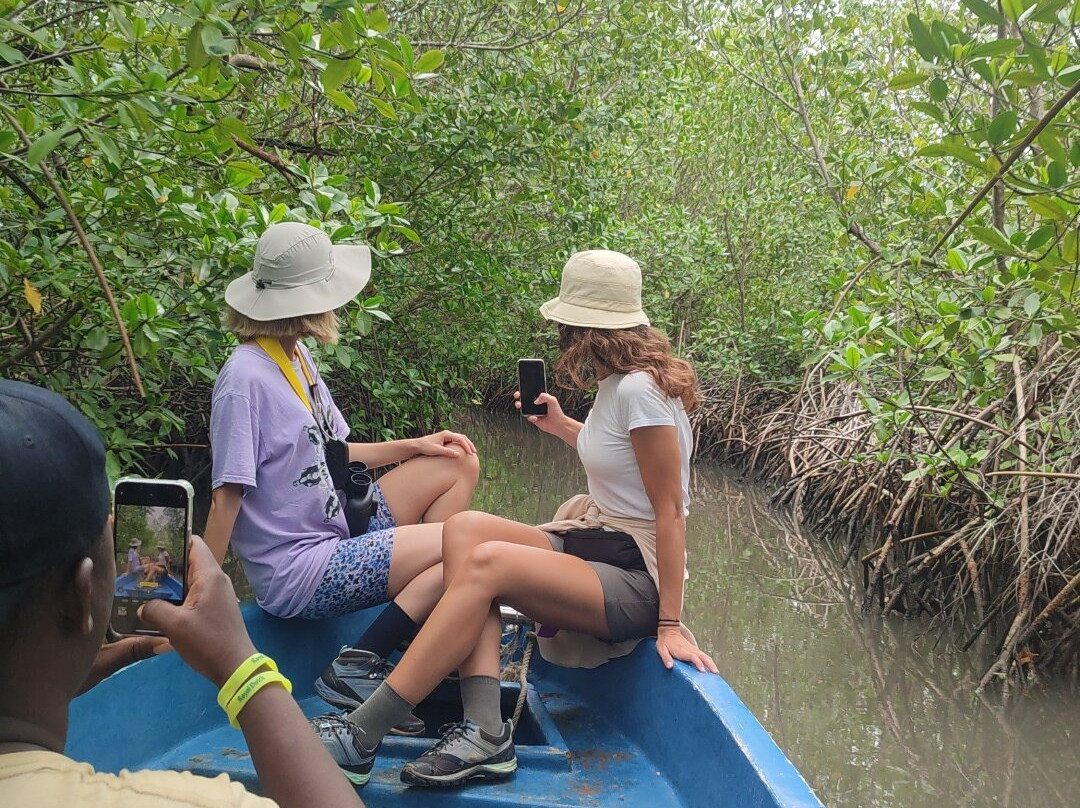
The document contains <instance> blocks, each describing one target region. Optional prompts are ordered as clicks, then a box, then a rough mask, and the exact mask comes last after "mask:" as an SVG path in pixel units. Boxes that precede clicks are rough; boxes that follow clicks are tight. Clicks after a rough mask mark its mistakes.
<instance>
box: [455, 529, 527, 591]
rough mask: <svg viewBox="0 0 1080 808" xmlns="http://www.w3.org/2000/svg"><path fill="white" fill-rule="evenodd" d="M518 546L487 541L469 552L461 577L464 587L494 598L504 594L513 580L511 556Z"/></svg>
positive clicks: (503, 542)
mask: <svg viewBox="0 0 1080 808" xmlns="http://www.w3.org/2000/svg"><path fill="white" fill-rule="evenodd" d="M515 547H516V545H514V544H512V543H510V542H505V541H485V542H482V543H481V544H477V545H476V546H475V547H473V548H472V549H471V550H470V551H469V555H468V557H467V558H466V560H465V565H464V568H463V569H462V571H461V573H459V576H460V577H461V578H462V579H464V580H463V581H462V583H463V585H465V586H470V587H476V588H478V589H480V590H482V591H486V592H488V593H489V594H490V595H491V596H492V597H494V596H496V595H499V594H502V589H503V588H504V585H505V584H506V582H507V581H508V580H509V579H510V578H511V572H512V566H513V562H512V561H511V556H512V553H513V550H514V548H515Z"/></svg>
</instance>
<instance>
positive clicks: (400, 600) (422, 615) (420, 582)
mask: <svg viewBox="0 0 1080 808" xmlns="http://www.w3.org/2000/svg"><path fill="white" fill-rule="evenodd" d="M442 593H443V571H442V564H436V565H435V566H433V567H428V568H427V569H426V570H424V571H423V572H421V573H420V574H419V575H417V576H416V577H415V578H413V579H412V580H411V581H409V582H408V583H406V584H405V586H403V587H402V588H401V590H400V591H398V592H392V594H391V597H392V598H393V599H394V603H396V604H397V605H398V607H399V608H400V609H401V610H402V611H403V612H405V614H407V615H408V616H409V618H410V619H411V620H412V621H413V622H414V623H416V624H418V625H419V624H420V623H423V622H424V621H425V620H427V617H428V615H429V614H431V611H432V609H434V608H435V604H436V603H438V602H439V598H441V597H442Z"/></svg>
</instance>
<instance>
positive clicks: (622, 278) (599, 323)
mask: <svg viewBox="0 0 1080 808" xmlns="http://www.w3.org/2000/svg"><path fill="white" fill-rule="evenodd" d="M540 314H542V315H543V316H544V317H546V318H547V319H548V320H554V321H555V322H557V323H563V324H565V325H575V326H580V327H582V328H633V327H634V326H637V325H649V318H648V317H647V316H646V315H645V312H644V311H642V310H641V268H640V267H639V266H638V265H637V262H636V261H635V260H634V259H633V258H630V257H629V256H627V255H623V254H622V253H620V252H613V251H611V250H586V251H585V252H579V253H574V254H573V255H571V256H570V260H569V261H567V262H566V266H565V267H563V273H562V283H561V285H560V286H559V296H558V297H556V298H552V299H551V300H549V301H548V302H547V303H545V304H544V305H543V306H541V307H540Z"/></svg>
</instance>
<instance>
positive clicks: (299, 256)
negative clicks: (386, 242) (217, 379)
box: [225, 222, 371, 322]
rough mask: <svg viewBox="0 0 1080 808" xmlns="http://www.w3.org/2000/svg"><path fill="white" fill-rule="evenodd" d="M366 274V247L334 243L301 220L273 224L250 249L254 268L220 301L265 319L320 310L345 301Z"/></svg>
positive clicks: (365, 279) (361, 284) (368, 263)
mask: <svg viewBox="0 0 1080 808" xmlns="http://www.w3.org/2000/svg"><path fill="white" fill-rule="evenodd" d="M370 277H371V251H370V250H369V249H368V248H367V247H362V246H357V245H346V244H333V243H331V241H330V237H329V236H328V235H326V233H324V232H323V231H322V230H319V229H318V228H317V227H312V226H311V225H307V224H301V223H300V222H282V223H280V224H272V225H270V226H269V227H268V228H266V230H265V231H264V232H263V234H262V236H261V237H260V238H259V244H258V246H257V247H256V248H255V268H254V269H252V270H251V272H248V273H247V274H246V275H241V276H240V277H239V278H237V279H236V280H234V281H233V282H232V283H230V284H229V286H228V288H226V289H225V302H226V303H228V304H229V305H230V306H232V307H233V308H234V309H236V310H237V311H238V312H240V313H241V314H243V315H245V316H247V317H250V318H251V319H252V320H258V321H260V322H266V321H268V320H283V319H285V318H286V317H302V316H304V315H306V314H322V313H323V312H327V311H333V310H334V309H336V308H338V307H339V306H344V305H345V304H346V303H348V302H349V301H350V300H352V299H353V298H354V297H356V295H357V294H359V293H360V290H361V289H363V288H364V284H366V283H367V282H368V278H370Z"/></svg>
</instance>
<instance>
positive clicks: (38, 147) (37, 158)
mask: <svg viewBox="0 0 1080 808" xmlns="http://www.w3.org/2000/svg"><path fill="white" fill-rule="evenodd" d="M63 136H64V130H63V129H54V130H53V131H51V132H50V131H46V132H45V134H43V135H42V136H41V137H39V138H38V139H37V140H35V141H34V142H33V143H31V144H30V148H29V149H27V150H26V162H28V163H29V164H30V165H32V166H35V167H36V166H37V164H38V163H40V162H42V161H43V160H44V159H45V158H46V157H48V156H49V155H50V154H51V153H52V150H53V149H55V148H56V147H57V146H58V145H60V139H61V138H62V137H63Z"/></svg>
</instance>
